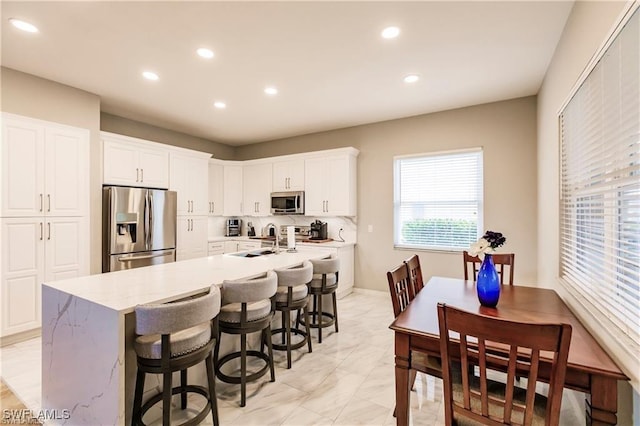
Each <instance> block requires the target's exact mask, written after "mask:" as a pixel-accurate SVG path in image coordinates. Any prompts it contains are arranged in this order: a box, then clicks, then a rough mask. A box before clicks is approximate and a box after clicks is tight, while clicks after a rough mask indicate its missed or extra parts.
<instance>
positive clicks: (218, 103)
mask: <svg viewBox="0 0 640 426" xmlns="http://www.w3.org/2000/svg"><path fill="white" fill-rule="evenodd" d="M213 106H214V107H216V108H218V109H225V108H226V107H227V104H225V103H224V102H222V101H216V102H214V103H213Z"/></svg>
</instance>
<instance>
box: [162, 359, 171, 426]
mask: <svg viewBox="0 0 640 426" xmlns="http://www.w3.org/2000/svg"><path fill="white" fill-rule="evenodd" d="M162 376H163V381H162V424H163V425H170V424H171V388H172V387H173V384H172V376H171V372H170V371H169V372H165V373H163V374H162Z"/></svg>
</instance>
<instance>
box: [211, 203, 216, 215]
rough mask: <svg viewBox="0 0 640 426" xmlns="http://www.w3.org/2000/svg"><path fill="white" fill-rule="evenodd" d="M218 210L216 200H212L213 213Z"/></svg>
mask: <svg viewBox="0 0 640 426" xmlns="http://www.w3.org/2000/svg"><path fill="white" fill-rule="evenodd" d="M215 212H216V202H215V201H212V202H211V213H215Z"/></svg>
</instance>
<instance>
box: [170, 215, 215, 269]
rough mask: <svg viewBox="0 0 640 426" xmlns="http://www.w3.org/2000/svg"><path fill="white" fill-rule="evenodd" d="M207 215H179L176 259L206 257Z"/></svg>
mask: <svg viewBox="0 0 640 426" xmlns="http://www.w3.org/2000/svg"><path fill="white" fill-rule="evenodd" d="M207 227H208V222H207V216H178V222H177V242H176V244H177V247H176V260H178V261H180V260H188V259H195V258H198V257H206V256H207V255H208V254H207V250H208V247H207V233H208V229H207Z"/></svg>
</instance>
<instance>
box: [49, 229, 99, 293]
mask: <svg viewBox="0 0 640 426" xmlns="http://www.w3.org/2000/svg"><path fill="white" fill-rule="evenodd" d="M86 223H87V222H86V219H85V218H81V217H49V218H46V222H45V262H46V263H45V281H57V280H64V279H68V278H76V277H81V276H83V275H88V274H89V262H88V256H87V254H88V252H89V232H88V227H87V226H86Z"/></svg>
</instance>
